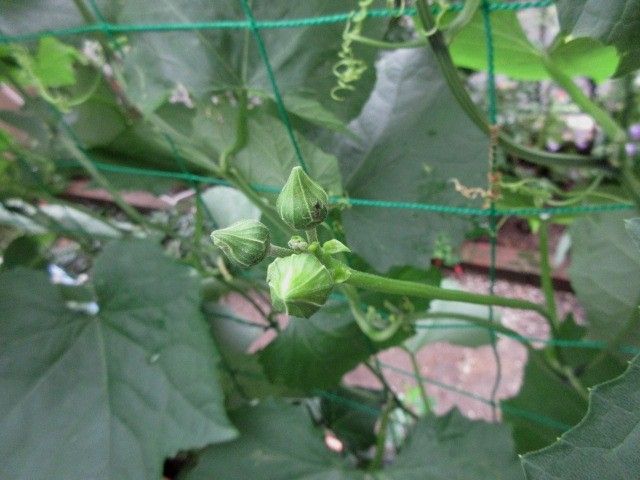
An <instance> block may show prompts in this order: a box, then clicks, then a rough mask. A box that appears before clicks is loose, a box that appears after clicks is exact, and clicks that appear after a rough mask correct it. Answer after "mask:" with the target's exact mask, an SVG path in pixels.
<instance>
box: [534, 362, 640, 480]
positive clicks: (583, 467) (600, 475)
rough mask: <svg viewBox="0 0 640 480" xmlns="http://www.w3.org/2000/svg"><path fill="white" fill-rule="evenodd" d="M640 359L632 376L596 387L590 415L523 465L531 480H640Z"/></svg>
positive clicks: (631, 368)
mask: <svg viewBox="0 0 640 480" xmlns="http://www.w3.org/2000/svg"><path fill="white" fill-rule="evenodd" d="M639 442H640V356H638V357H636V358H635V359H634V360H633V361H632V362H631V363H630V365H629V368H628V369H627V371H626V372H625V373H624V374H623V375H621V376H620V377H618V378H616V379H615V380H611V381H609V382H606V383H603V384H602V385H598V386H597V387H595V388H594V389H593V390H592V391H591V393H590V395H589V411H588V412H587V415H586V416H585V417H584V419H583V420H582V421H581V422H580V423H579V424H578V425H577V426H575V427H574V428H573V429H571V430H569V431H568V432H567V433H565V434H564V435H562V437H560V438H559V439H558V441H557V442H556V443H554V444H553V445H551V446H550V447H548V448H545V449H544V450H541V451H539V452H535V453H530V454H528V455H525V456H524V458H523V459H522V466H523V468H524V471H525V474H526V477H527V479H528V480H547V479H552V478H562V479H566V480H619V479H623V478H624V479H627V478H628V479H632V478H640V455H638V445H639Z"/></svg>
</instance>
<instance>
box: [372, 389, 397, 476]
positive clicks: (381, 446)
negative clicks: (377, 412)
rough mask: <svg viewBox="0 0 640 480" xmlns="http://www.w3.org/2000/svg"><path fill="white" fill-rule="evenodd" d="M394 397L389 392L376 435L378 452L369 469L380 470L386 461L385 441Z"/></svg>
mask: <svg viewBox="0 0 640 480" xmlns="http://www.w3.org/2000/svg"><path fill="white" fill-rule="evenodd" d="M393 405H394V402H393V397H392V396H391V395H389V394H387V401H386V402H385V406H384V409H383V410H382V415H381V417H380V425H379V430H378V434H377V435H376V453H375V455H374V457H373V460H372V461H371V465H370V466H369V470H379V469H380V468H382V462H383V461H384V451H385V443H386V440H387V428H388V425H389V415H390V414H391V412H392V410H393Z"/></svg>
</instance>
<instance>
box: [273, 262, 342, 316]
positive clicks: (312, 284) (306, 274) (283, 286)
mask: <svg viewBox="0 0 640 480" xmlns="http://www.w3.org/2000/svg"><path fill="white" fill-rule="evenodd" d="M267 283H268V284H269V289H270V291H271V304H272V305H273V307H274V309H276V310H277V311H280V312H284V313H287V314H288V315H293V316H296V317H303V318H309V317H310V316H311V315H313V314H314V313H315V312H317V311H318V310H319V309H320V307H321V306H322V305H324V303H325V302H326V301H327V298H328V296H329V293H331V290H332V289H333V286H334V284H335V282H334V280H333V277H332V276H331V273H330V272H329V270H328V269H327V267H325V266H324V265H323V264H322V263H321V262H320V260H318V259H317V258H316V257H315V256H314V255H312V254H310V253H298V254H294V255H290V256H288V257H284V258H276V259H275V260H274V261H273V262H272V263H271V264H270V265H269V268H268V269H267Z"/></svg>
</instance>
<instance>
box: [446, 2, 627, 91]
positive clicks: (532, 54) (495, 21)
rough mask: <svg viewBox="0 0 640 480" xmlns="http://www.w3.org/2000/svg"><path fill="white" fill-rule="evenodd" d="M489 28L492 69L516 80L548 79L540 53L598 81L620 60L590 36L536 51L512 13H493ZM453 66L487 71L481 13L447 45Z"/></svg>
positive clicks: (571, 73)
mask: <svg viewBox="0 0 640 480" xmlns="http://www.w3.org/2000/svg"><path fill="white" fill-rule="evenodd" d="M491 28H492V33H493V46H494V54H495V55H494V58H495V70H496V72H497V73H502V74H505V75H509V76H510V77H511V78H515V79H517V80H544V79H547V78H549V73H548V72H547V70H546V68H545V66H544V61H543V56H544V55H548V56H549V58H550V59H551V60H552V61H553V62H554V63H555V64H556V65H557V66H558V68H560V69H561V70H562V71H563V72H565V73H566V74H567V75H569V76H571V77H576V76H586V77H589V78H592V79H593V80H595V81H597V82H602V81H604V80H606V79H607V78H609V77H611V76H612V75H613V74H614V73H615V71H616V68H617V67H618V63H619V61H620V58H619V55H618V52H617V51H616V49H615V48H614V47H610V46H606V45H603V44H602V43H601V42H599V41H598V40H596V39H592V38H573V39H571V40H564V41H561V42H557V43H556V44H555V45H554V47H553V48H552V49H551V50H550V51H549V52H546V53H545V52H544V51H542V50H539V49H538V48H537V47H535V46H534V45H532V44H531V42H529V40H528V39H527V37H526V35H525V34H524V32H523V30H522V27H521V26H520V22H519V21H518V17H517V16H516V14H515V13H514V12H506V11H505V12H492V14H491ZM450 51H451V56H452V58H453V61H454V63H455V64H456V65H458V66H460V67H465V68H472V69H474V70H480V71H486V70H487V51H486V34H485V31H484V24H483V19H482V14H481V12H479V13H476V15H475V16H474V18H473V19H472V21H471V22H469V23H468V24H467V25H466V26H465V28H464V29H463V30H462V31H460V33H459V34H458V35H457V36H456V37H455V38H454V40H453V42H452V43H451V47H450Z"/></svg>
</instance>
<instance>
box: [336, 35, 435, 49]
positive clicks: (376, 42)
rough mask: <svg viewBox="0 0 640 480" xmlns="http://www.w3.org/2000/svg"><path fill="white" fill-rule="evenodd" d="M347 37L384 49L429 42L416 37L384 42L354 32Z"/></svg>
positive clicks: (407, 46)
mask: <svg viewBox="0 0 640 480" xmlns="http://www.w3.org/2000/svg"><path fill="white" fill-rule="evenodd" d="M349 37H350V38H351V40H353V41H354V42H358V43H360V44H362V45H367V46H368V47H374V48H381V49H385V50H395V49H397V48H418V47H424V46H425V45H428V43H429V42H428V41H427V39H426V38H416V39H414V40H407V41H406V42H386V41H384V40H376V39H373V38H369V37H364V36H362V35H356V34H355V33H352V34H351V35H349Z"/></svg>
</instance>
